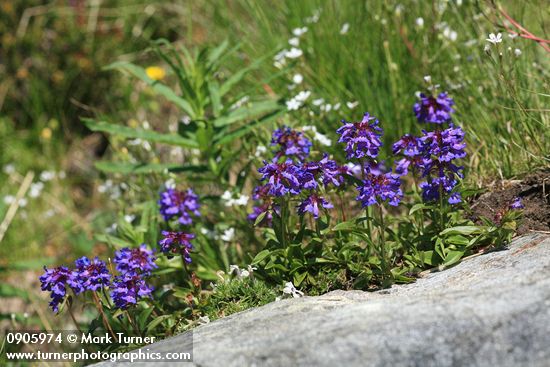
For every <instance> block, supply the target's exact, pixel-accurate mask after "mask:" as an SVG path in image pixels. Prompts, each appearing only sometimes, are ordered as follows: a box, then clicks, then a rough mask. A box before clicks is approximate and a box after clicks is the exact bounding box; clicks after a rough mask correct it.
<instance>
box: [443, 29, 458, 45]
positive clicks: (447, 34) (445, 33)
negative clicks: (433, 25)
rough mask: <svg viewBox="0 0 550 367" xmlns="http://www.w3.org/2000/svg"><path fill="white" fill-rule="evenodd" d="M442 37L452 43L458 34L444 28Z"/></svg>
mask: <svg viewBox="0 0 550 367" xmlns="http://www.w3.org/2000/svg"><path fill="white" fill-rule="evenodd" d="M443 36H445V37H446V38H448V39H449V40H451V41H453V42H454V41H456V39H457V37H458V33H456V31H453V30H452V29H451V28H449V27H446V28H445V29H444V30H443Z"/></svg>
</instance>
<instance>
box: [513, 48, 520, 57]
mask: <svg viewBox="0 0 550 367" xmlns="http://www.w3.org/2000/svg"><path fill="white" fill-rule="evenodd" d="M514 55H516V56H520V55H521V50H520V49H519V48H516V49H514Z"/></svg>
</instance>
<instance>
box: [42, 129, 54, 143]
mask: <svg viewBox="0 0 550 367" xmlns="http://www.w3.org/2000/svg"><path fill="white" fill-rule="evenodd" d="M40 136H41V137H42V139H44V140H50V139H51V137H52V129H50V128H49V127H45V128H43V129H42V132H41V133H40Z"/></svg>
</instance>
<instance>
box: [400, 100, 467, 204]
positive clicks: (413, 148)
mask: <svg viewBox="0 0 550 367" xmlns="http://www.w3.org/2000/svg"><path fill="white" fill-rule="evenodd" d="M422 98H423V100H422V102H421V103H417V104H416V105H415V112H417V118H418V119H419V121H421V122H433V123H437V124H442V123H444V122H448V121H450V119H451V113H452V112H453V110H452V108H451V107H450V106H451V105H453V104H454V102H453V100H452V99H451V98H449V97H448V96H447V93H441V94H440V95H439V97H438V98H437V99H435V98H433V97H425V96H424V95H422ZM421 106H428V107H429V108H428V107H425V108H424V107H421ZM426 111H427V112H426ZM419 114H420V115H421V116H423V117H422V119H421V118H419V116H420V115H419ZM465 148H466V144H465V143H464V131H463V130H462V129H461V128H460V127H457V126H454V125H453V124H452V123H450V124H449V127H448V128H446V129H443V128H440V127H439V126H438V127H437V128H436V129H435V130H434V131H426V130H423V131H422V136H421V137H416V136H412V135H409V134H407V135H405V136H403V137H402V138H401V139H400V140H399V141H397V142H396V143H395V144H394V145H393V153H394V154H401V155H403V156H404V158H402V159H401V160H399V161H398V162H397V167H396V173H397V174H399V175H401V176H404V175H407V174H408V172H409V169H410V168H412V170H413V174H414V175H416V174H419V175H420V176H421V177H422V178H423V179H425V181H423V182H421V183H420V188H421V189H422V198H423V200H424V201H436V200H439V198H440V197H441V196H442V195H448V198H447V201H448V202H449V203H450V204H458V203H460V202H461V200H462V199H461V197H460V193H458V192H453V190H454V188H455V187H456V186H457V184H458V179H459V178H462V177H463V174H462V169H463V168H462V167H460V166H457V165H456V164H455V163H454V161H455V160H457V159H462V158H464V157H465V156H466V151H465Z"/></svg>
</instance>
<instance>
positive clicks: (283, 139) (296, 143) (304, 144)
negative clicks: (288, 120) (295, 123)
mask: <svg viewBox="0 0 550 367" xmlns="http://www.w3.org/2000/svg"><path fill="white" fill-rule="evenodd" d="M271 145H272V146H278V150H277V151H276V152H275V157H277V158H279V157H287V158H292V157H293V156H295V157H296V158H297V159H298V160H299V161H302V160H304V159H305V158H307V157H308V156H309V151H310V148H311V145H312V144H311V141H309V139H307V138H306V137H305V135H304V134H303V133H302V132H299V131H296V130H293V129H291V128H290V127H288V126H283V127H282V128H280V129H277V130H275V131H274V132H273V135H272V138H271Z"/></svg>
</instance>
